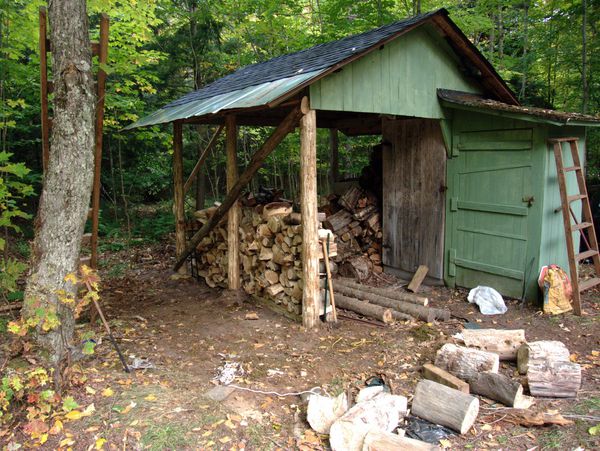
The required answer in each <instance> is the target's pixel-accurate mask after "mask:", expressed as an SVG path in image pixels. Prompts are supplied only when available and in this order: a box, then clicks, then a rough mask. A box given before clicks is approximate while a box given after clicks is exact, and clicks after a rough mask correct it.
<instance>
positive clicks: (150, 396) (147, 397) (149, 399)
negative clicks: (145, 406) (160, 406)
mask: <svg viewBox="0 0 600 451" xmlns="http://www.w3.org/2000/svg"><path fill="white" fill-rule="evenodd" d="M144 399H145V400H146V401H156V396H155V395H153V394H152V393H150V394H149V395H148V396H146V397H145V398H144Z"/></svg>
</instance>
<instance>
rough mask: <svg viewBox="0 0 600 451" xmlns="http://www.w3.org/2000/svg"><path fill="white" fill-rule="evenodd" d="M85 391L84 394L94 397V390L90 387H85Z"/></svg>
mask: <svg viewBox="0 0 600 451" xmlns="http://www.w3.org/2000/svg"><path fill="white" fill-rule="evenodd" d="M85 391H86V393H88V394H90V395H95V394H96V390H94V389H93V388H92V387H90V386H87V387H85Z"/></svg>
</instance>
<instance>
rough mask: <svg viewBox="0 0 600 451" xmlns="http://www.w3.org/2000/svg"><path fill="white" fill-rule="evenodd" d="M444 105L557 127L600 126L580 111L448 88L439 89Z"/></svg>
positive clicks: (598, 120) (599, 120)
mask: <svg viewBox="0 0 600 451" xmlns="http://www.w3.org/2000/svg"><path fill="white" fill-rule="evenodd" d="M438 98H439V100H440V103H441V104H442V106H444V107H447V108H452V109H458V110H465V111H474V112H478V113H484V114H490V115H493V116H500V117H506V118H510V119H517V120H521V121H527V122H535V123H538V124H548V125H554V126H557V127H564V126H567V125H569V126H579V127H600V118H599V117H595V116H590V115H586V114H580V113H566V112H562V111H556V110H548V109H544V108H535V107H526V106H519V105H509V104H507V103H504V102H499V101H497V100H491V99H486V98H484V97H481V96H479V95H476V94H471V93H467V92H461V91H452V90H448V89H438Z"/></svg>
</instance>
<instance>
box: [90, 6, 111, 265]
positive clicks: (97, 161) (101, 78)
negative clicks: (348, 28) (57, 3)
mask: <svg viewBox="0 0 600 451" xmlns="http://www.w3.org/2000/svg"><path fill="white" fill-rule="evenodd" d="M107 60H108V16H107V15H106V14H102V16H101V18H100V43H99V50H98V62H99V63H100V68H99V69H98V90H97V99H96V130H95V139H94V141H95V149H94V185H93V189H92V237H91V241H90V248H91V258H90V266H91V267H92V268H97V267H98V226H99V221H100V175H101V173H102V134H103V133H102V132H103V128H104V95H105V92H106V90H105V86H106V72H104V70H103V69H102V64H106V62H107Z"/></svg>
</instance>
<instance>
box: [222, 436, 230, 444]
mask: <svg viewBox="0 0 600 451" xmlns="http://www.w3.org/2000/svg"><path fill="white" fill-rule="evenodd" d="M219 441H220V442H221V443H223V444H225V443H229V442H230V441H231V438H230V437H221V438H220V439H219Z"/></svg>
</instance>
